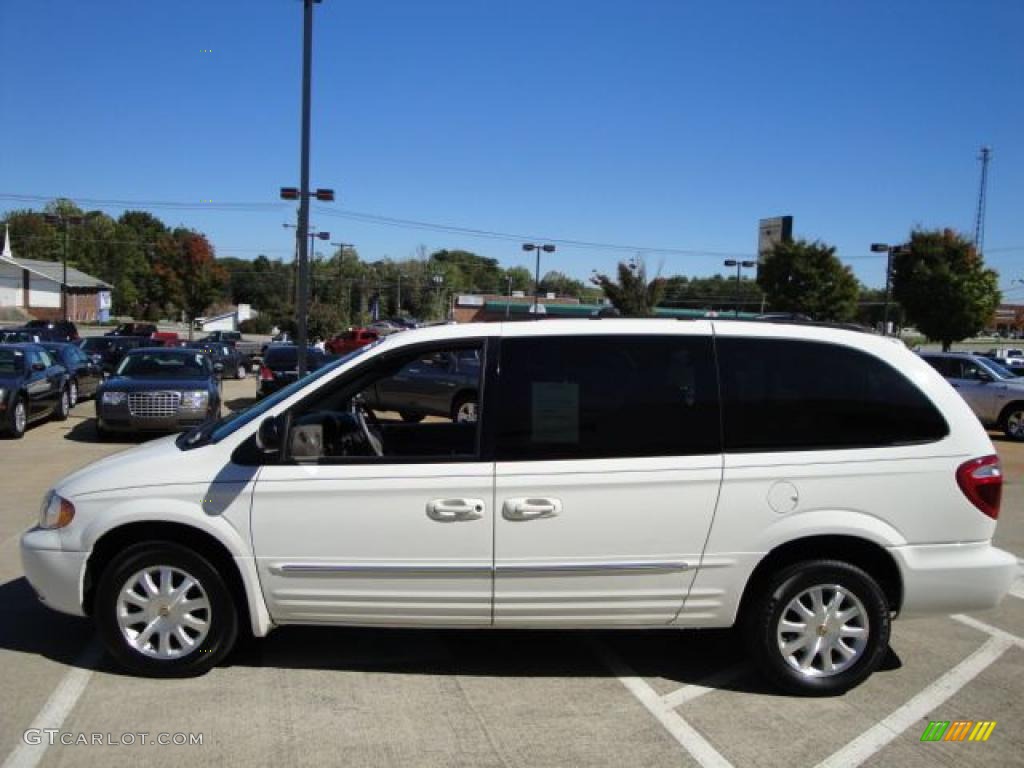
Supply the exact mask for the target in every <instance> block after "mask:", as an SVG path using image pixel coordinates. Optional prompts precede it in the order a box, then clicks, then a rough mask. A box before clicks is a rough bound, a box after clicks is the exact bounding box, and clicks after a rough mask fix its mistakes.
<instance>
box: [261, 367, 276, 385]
mask: <svg viewBox="0 0 1024 768" xmlns="http://www.w3.org/2000/svg"><path fill="white" fill-rule="evenodd" d="M273 380H274V372H273V371H272V370H270V369H269V368H267V366H265V365H261V366H260V381H273Z"/></svg>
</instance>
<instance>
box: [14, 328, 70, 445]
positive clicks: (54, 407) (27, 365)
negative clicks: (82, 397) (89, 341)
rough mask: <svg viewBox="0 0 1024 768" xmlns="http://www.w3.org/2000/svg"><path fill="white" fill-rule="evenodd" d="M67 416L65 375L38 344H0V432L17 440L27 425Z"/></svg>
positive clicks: (62, 369)
mask: <svg viewBox="0 0 1024 768" xmlns="http://www.w3.org/2000/svg"><path fill="white" fill-rule="evenodd" d="M70 412H71V402H70V400H69V395H68V372H67V371H66V370H65V369H64V367H63V366H62V365H60V364H59V363H57V361H55V360H54V359H53V358H52V357H50V353H49V352H47V351H46V350H45V349H43V348H42V347H41V346H39V345H38V344H0V432H3V434H5V435H8V436H10V437H15V438H19V437H22V436H23V435H24V434H25V430H26V429H27V428H28V425H29V424H31V423H33V422H36V421H42V420H44V419H47V418H50V417H53V418H54V419H56V420H57V421H64V420H65V419H66V418H67V417H68V414H69V413H70Z"/></svg>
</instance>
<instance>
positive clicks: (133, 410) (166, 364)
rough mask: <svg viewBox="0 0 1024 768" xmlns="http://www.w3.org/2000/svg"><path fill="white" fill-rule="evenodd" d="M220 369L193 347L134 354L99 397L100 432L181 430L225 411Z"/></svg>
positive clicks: (105, 384) (145, 349)
mask: <svg viewBox="0 0 1024 768" xmlns="http://www.w3.org/2000/svg"><path fill="white" fill-rule="evenodd" d="M220 404H221V396H220V378H219V369H217V368H216V367H215V365H214V364H213V363H211V362H210V359H209V357H207V356H206V355H204V354H203V353H202V352H199V351H197V350H193V349H164V348H161V347H143V348H141V349H133V350H132V351H131V352H129V353H128V354H127V355H126V356H125V358H124V360H122V361H121V364H120V365H119V366H118V368H117V371H116V372H115V373H114V375H113V376H111V377H110V378H108V379H106V380H105V381H104V382H103V384H102V386H101V387H100V389H99V392H98V393H97V395H96V433H97V435H98V436H99V437H100V438H101V439H102V438H104V437H107V436H108V435H109V434H110V433H111V432H180V431H181V430H183V429H189V428H191V427H194V426H196V425H198V424H202V423H203V422H205V421H207V420H209V419H212V418H214V417H216V416H217V415H218V414H219V413H220Z"/></svg>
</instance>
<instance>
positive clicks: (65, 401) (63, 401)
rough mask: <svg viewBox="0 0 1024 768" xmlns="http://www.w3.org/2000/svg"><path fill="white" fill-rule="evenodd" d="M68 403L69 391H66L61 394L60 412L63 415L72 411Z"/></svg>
mask: <svg viewBox="0 0 1024 768" xmlns="http://www.w3.org/2000/svg"><path fill="white" fill-rule="evenodd" d="M68 402H69V400H68V391H67V390H66V389H65V390H64V391H63V392H61V394H60V412H61V413H62V414H65V413H67V412H68V411H70V410H71V406H69V405H68Z"/></svg>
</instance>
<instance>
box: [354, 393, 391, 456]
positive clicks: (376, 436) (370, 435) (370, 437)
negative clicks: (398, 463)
mask: <svg viewBox="0 0 1024 768" xmlns="http://www.w3.org/2000/svg"><path fill="white" fill-rule="evenodd" d="M352 415H353V416H354V417H355V419H356V422H357V423H358V424H359V429H361V430H362V432H363V437H365V438H366V442H367V444H368V445H369V446H370V450H372V451H373V453H374V455H375V456H383V455H384V435H383V434H382V433H381V431H380V422H379V421H378V420H377V414H375V413H374V412H373V411H372V410H370V409H369V408H367V407H366V404H365V403H362V402H360V401H359V400H356V399H353V400H352Z"/></svg>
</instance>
